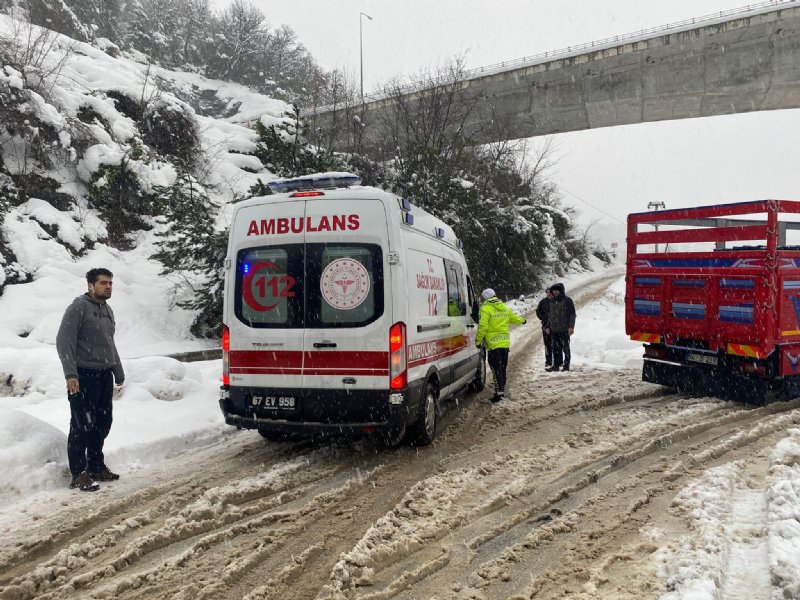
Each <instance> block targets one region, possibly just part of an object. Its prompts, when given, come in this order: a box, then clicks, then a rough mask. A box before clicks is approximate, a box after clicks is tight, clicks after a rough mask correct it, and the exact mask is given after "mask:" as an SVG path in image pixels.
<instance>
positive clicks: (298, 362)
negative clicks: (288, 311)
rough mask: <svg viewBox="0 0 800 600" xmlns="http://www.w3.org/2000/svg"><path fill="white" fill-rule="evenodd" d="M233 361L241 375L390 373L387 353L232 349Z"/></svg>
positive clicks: (235, 371) (234, 371) (231, 368)
mask: <svg viewBox="0 0 800 600" xmlns="http://www.w3.org/2000/svg"><path fill="white" fill-rule="evenodd" d="M230 364H231V366H230V372H231V373H236V374H240V375H245V374H263V375H370V376H381V375H389V353H388V352H361V351H355V352H347V351H338V352H330V351H327V352H326V351H319V352H300V351H290V350H279V351H275V350H232V351H231V353H230Z"/></svg>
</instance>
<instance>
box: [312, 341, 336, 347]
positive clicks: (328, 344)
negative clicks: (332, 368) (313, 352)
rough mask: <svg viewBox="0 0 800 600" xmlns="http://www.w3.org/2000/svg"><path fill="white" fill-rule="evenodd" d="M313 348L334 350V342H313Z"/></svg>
mask: <svg viewBox="0 0 800 600" xmlns="http://www.w3.org/2000/svg"><path fill="white" fill-rule="evenodd" d="M314 348H336V342H314Z"/></svg>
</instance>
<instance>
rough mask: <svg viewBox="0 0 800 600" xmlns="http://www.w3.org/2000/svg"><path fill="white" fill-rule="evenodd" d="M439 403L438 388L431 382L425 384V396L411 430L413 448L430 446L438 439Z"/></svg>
mask: <svg viewBox="0 0 800 600" xmlns="http://www.w3.org/2000/svg"><path fill="white" fill-rule="evenodd" d="M438 413H439V402H438V397H437V393H436V386H435V385H433V382H431V381H429V382H428V383H426V384H425V394H424V395H423V397H422V402H421V403H420V407H419V415H418V416H417V420H416V422H415V423H414V425H413V426H412V429H411V444H412V445H413V446H428V445H430V443H431V442H433V440H434V438H435V437H436V425H437V424H438V416H439V414H438Z"/></svg>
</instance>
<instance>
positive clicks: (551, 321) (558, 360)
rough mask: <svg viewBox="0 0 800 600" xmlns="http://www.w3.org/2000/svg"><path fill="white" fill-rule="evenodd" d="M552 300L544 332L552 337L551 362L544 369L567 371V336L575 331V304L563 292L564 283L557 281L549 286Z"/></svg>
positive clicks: (568, 353)
mask: <svg viewBox="0 0 800 600" xmlns="http://www.w3.org/2000/svg"><path fill="white" fill-rule="evenodd" d="M550 290H551V291H552V293H553V300H552V302H551V303H550V314H549V315H548V318H547V328H546V329H545V332H546V333H549V334H550V335H551V336H552V339H553V364H552V366H550V367H547V368H546V369H545V371H558V370H559V369H561V370H563V371H569V361H570V358H571V354H570V350H569V336H571V335H572V334H573V333H574V332H575V304H574V303H573V302H572V298H569V297H568V296H567V295H566V294H565V293H564V284H563V283H557V284H555V285H554V286H552V287H551V288H550Z"/></svg>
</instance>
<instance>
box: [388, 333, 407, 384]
mask: <svg viewBox="0 0 800 600" xmlns="http://www.w3.org/2000/svg"><path fill="white" fill-rule="evenodd" d="M389 378H390V379H389V389H392V390H402V389H404V388H405V387H406V385H407V384H408V372H407V370H406V324H405V323H395V324H394V325H392V327H391V329H389Z"/></svg>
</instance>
